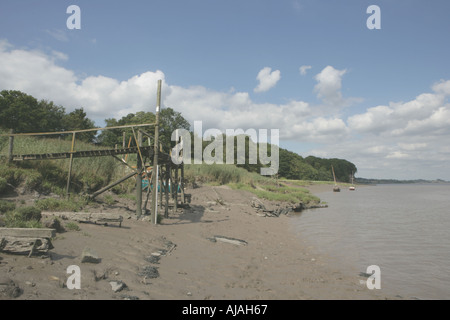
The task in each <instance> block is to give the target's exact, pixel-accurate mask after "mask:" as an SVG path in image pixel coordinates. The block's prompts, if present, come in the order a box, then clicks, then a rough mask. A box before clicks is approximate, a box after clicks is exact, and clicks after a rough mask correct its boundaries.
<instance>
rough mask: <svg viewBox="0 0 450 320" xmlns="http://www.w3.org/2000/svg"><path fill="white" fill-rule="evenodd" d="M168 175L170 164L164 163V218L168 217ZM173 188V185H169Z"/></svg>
mask: <svg viewBox="0 0 450 320" xmlns="http://www.w3.org/2000/svg"><path fill="white" fill-rule="evenodd" d="M169 175H170V164H168V163H167V164H166V174H165V179H164V180H165V182H166V186H165V189H164V193H165V195H166V207H165V209H164V218H168V217H169ZM171 187H172V188H173V186H171Z"/></svg>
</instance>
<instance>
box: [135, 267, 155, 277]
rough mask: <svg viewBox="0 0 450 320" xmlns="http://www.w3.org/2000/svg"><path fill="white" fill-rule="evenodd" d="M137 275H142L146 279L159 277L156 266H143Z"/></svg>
mask: <svg viewBox="0 0 450 320" xmlns="http://www.w3.org/2000/svg"><path fill="white" fill-rule="evenodd" d="M138 276H140V277H144V278H146V279H155V278H158V277H159V272H158V268H157V267H152V266H145V267H144V268H143V270H142V271H141V272H139V273H138Z"/></svg>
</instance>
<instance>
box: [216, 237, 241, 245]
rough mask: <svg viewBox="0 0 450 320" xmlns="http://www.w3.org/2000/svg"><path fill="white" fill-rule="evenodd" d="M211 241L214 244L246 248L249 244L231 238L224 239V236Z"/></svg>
mask: <svg viewBox="0 0 450 320" xmlns="http://www.w3.org/2000/svg"><path fill="white" fill-rule="evenodd" d="M210 240H211V241H213V242H217V241H220V242H225V243H230V244H234V245H237V246H246V245H247V244H248V243H247V241H244V240H240V239H235V238H230V237H224V236H214V237H213V238H211V239H210Z"/></svg>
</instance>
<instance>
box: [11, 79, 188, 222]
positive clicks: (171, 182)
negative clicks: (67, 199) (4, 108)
mask: <svg viewBox="0 0 450 320" xmlns="http://www.w3.org/2000/svg"><path fill="white" fill-rule="evenodd" d="M160 104H161V80H159V81H158V95H157V108H156V122H155V123H150V124H139V125H128V126H116V127H107V128H95V129H87V130H77V131H64V132H45V133H23V134H20V133H14V132H13V131H12V130H11V132H10V133H9V134H5V135H3V136H9V149H8V157H7V159H8V162H21V161H30V160H56V159H68V160H69V161H70V163H69V172H68V175H67V187H66V195H67V196H70V193H69V191H70V182H71V176H72V163H73V160H74V159H75V158H86V157H106V156H112V157H114V158H115V159H117V160H118V161H120V162H121V163H122V164H123V165H126V166H127V167H128V168H129V169H131V172H130V173H129V174H127V175H126V176H124V177H122V178H121V179H119V180H117V181H115V182H113V183H111V184H110V185H108V186H106V187H104V188H102V189H100V190H97V191H95V192H94V193H92V194H90V195H89V198H91V199H93V198H95V197H97V196H98V195H100V194H102V193H104V192H106V191H108V190H110V189H111V188H113V187H114V186H116V185H118V184H120V183H122V182H124V181H125V180H127V179H130V178H133V177H134V178H135V179H136V214H137V216H138V217H140V216H141V215H142V213H143V212H144V214H146V213H147V209H146V207H147V204H148V200H149V196H150V194H151V195H152V201H151V210H150V212H151V221H152V222H153V223H154V224H156V223H157V220H158V219H157V215H158V201H157V200H158V190H159V191H160V192H159V193H160V200H161V202H160V207H161V208H162V206H163V199H164V198H165V204H164V207H165V212H164V216H165V217H168V215H169V199H170V198H172V201H173V203H174V205H173V207H174V210H175V211H176V210H177V208H178V201H179V199H178V193H180V195H181V199H180V200H181V203H182V204H183V203H185V194H184V165H183V164H180V165H176V164H174V163H173V162H172V158H171V156H170V155H169V154H168V153H164V152H163V151H162V148H161V146H160V144H159V111H160ZM143 127H154V128H155V131H154V136H151V135H150V134H148V133H147V132H145V131H143V130H141V129H140V128H143ZM126 128H131V129H132V131H133V138H134V140H135V144H136V146H134V147H126V146H125V135H124V142H123V146H122V148H117V146H116V148H114V149H106V150H86V151H76V150H75V141H76V135H77V134H79V133H83V132H93V131H103V130H112V129H126ZM135 129H138V130H137V131H138V132H137V135H136V131H135ZM64 134H71V135H72V144H71V150H70V151H68V152H62V153H61V152H60V153H46V154H21V155H20V154H14V137H19V136H50V135H64ZM144 135H145V136H147V137H148V138H149V145H148V146H144V145H143V143H142V141H143V136H144ZM152 138H153V140H154V145H153V146H151V145H150V140H151V139H152ZM128 154H136V156H137V163H136V166H135V167H133V166H130V165H129V164H128V163H127V162H126V161H124V160H123V159H120V158H118V157H117V156H118V155H128ZM151 159H153V161H151ZM147 160H148V161H151V162H150V163H148V164H146V161H147ZM143 179H144V180H145V179H146V180H147V181H148V183H149V185H148V188H147V192H146V196H147V197H146V200H145V204H144V205H143V204H142V202H143V201H142V194H143V190H142V181H143ZM150 181H151V183H150ZM164 186H175V187H174V188H171V190H170V191H169V188H168V187H164Z"/></svg>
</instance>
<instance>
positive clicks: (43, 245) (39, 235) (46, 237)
mask: <svg viewBox="0 0 450 320" xmlns="http://www.w3.org/2000/svg"><path fill="white" fill-rule="evenodd" d="M55 235H56V231H55V229H22V228H0V252H9V253H19V254H26V253H28V256H29V257H30V256H31V255H32V254H33V253H46V252H48V250H50V249H52V248H53V245H52V243H51V238H53V237H55Z"/></svg>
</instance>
